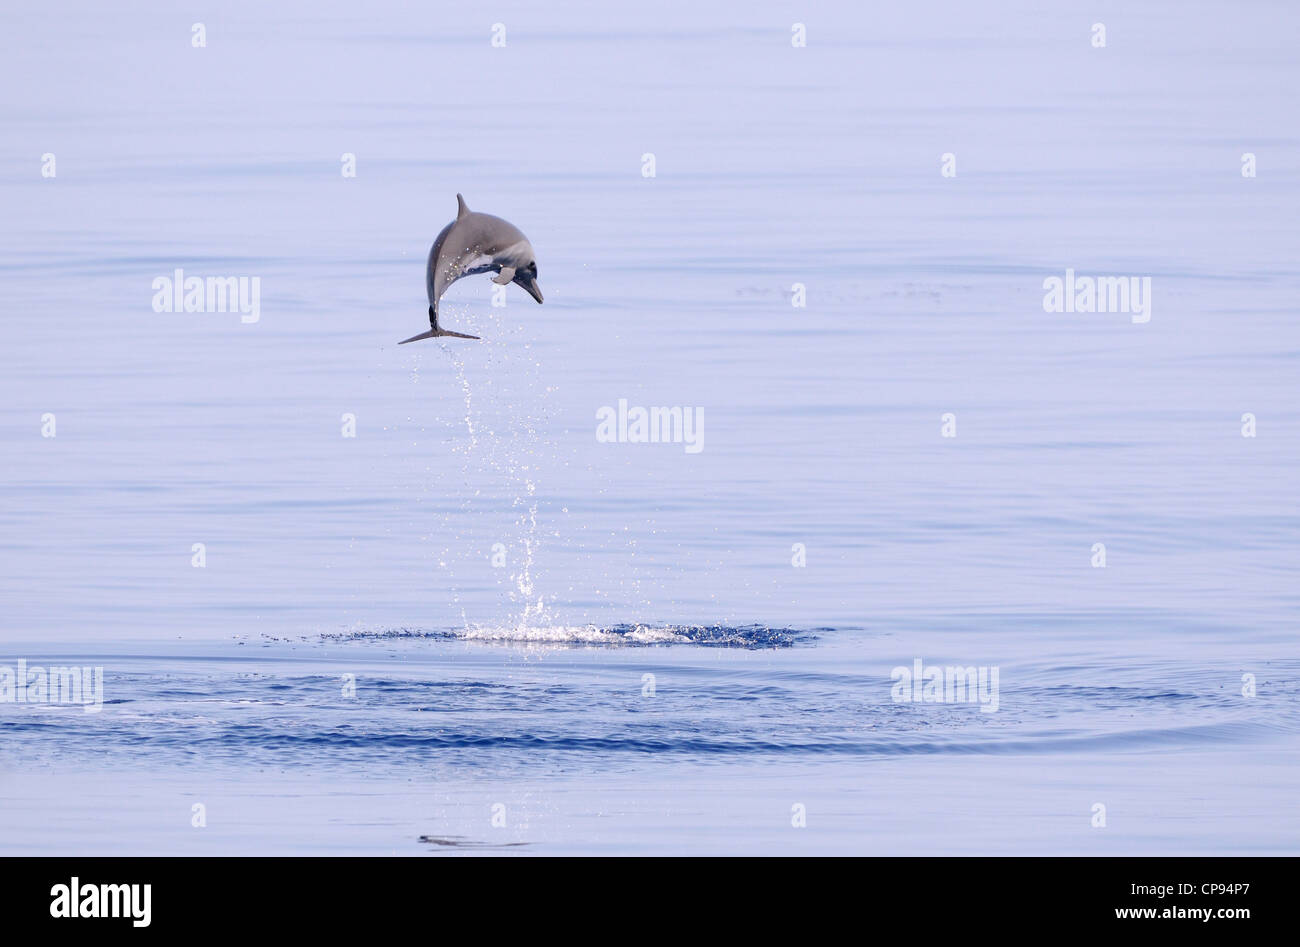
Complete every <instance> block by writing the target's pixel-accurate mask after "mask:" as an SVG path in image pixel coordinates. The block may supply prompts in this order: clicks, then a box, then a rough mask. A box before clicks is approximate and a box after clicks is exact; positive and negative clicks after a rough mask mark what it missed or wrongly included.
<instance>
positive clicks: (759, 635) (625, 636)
mask: <svg viewBox="0 0 1300 947" xmlns="http://www.w3.org/2000/svg"><path fill="white" fill-rule="evenodd" d="M525 614H526V615H527V614H534V613H531V612H529V611H528V610H527V609H526V610H525ZM821 630H829V629H821ZM321 637H322V638H323V639H326V640H333V641H370V640H380V641H386V642H391V641H397V640H402V639H421V638H431V639H442V640H452V641H475V642H483V643H495V644H511V645H552V646H632V647H647V646H662V645H695V646H697V647H705V648H744V649H747V650H760V649H768V648H790V647H793V646H794V645H796V644H801V643H806V642H811V641H815V640H816V638H817V635H815V634H814V633H813V632H811V631H806V630H800V629H796V628H783V627H769V626H767V625H671V624H657V623H648V622H647V623H641V622H636V623H623V624H616V625H605V626H601V625H595V624H586V625H563V624H528V623H527V622H526V621H525V620H522V619H521V620H520V621H519V622H512V623H509V624H505V625H468V626H466V627H465V628H458V629H447V630H433V629H422V628H365V627H357V626H354V627H353V628H352V629H351V630H349V631H347V632H343V633H339V634H325V635H321Z"/></svg>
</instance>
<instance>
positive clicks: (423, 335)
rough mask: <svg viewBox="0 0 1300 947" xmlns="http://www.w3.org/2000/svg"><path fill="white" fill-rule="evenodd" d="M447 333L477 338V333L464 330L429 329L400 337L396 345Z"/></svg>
mask: <svg viewBox="0 0 1300 947" xmlns="http://www.w3.org/2000/svg"><path fill="white" fill-rule="evenodd" d="M444 335H449V336H452V337H453V338H457V339H478V338H479V336H477V335H466V334H465V333H464V332H452V331H451V330H450V329H430V330H429V331H428V332H421V333H420V334H419V335H413V336H411V337H410V338H409V339H402V341H400V342H398V343H397V344H398V345H405V344H406V343H407V342H419V341H420V340H421V339H436V338H440V337H441V336H444Z"/></svg>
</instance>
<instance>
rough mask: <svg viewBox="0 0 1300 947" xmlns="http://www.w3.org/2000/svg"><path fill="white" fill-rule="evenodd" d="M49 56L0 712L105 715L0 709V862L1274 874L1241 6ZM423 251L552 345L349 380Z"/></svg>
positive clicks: (16, 135)
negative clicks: (635, 438) (724, 863)
mask: <svg viewBox="0 0 1300 947" xmlns="http://www.w3.org/2000/svg"><path fill="white" fill-rule="evenodd" d="M72 9H73V10H74V11H75V12H73V13H72V14H71V15H69V14H66V13H65V14H64V15H56V14H54V13H52V12H49V11H44V10H35V9H33V10H21V11H20V10H6V11H4V12H3V13H2V14H0V37H2V38H0V53H3V55H0V77H3V79H4V80H5V81H4V82H3V85H2V87H3V89H4V90H5V91H4V92H3V94H2V97H0V119H3V124H4V127H5V130H6V131H5V135H4V136H3V138H0V201H2V202H3V209H4V213H3V215H0V311H2V312H3V313H4V316H5V322H4V325H5V328H6V338H5V345H4V346H3V348H2V349H0V458H2V460H0V599H2V601H3V608H2V609H0V669H2V668H3V667H5V666H15V665H16V663H17V661H18V660H19V659H24V660H26V661H27V662H28V663H29V664H31V665H52V664H72V663H76V664H78V665H88V666H97V667H102V668H103V674H104V706H103V709H102V711H101V712H99V713H94V714H87V713H84V712H83V711H82V710H81V709H80V708H77V707H67V706H50V705H41V704H16V703H12V704H11V703H4V702H0V803H3V804H2V805H0V839H2V840H3V841H0V847H2V848H3V850H5V851H6V852H7V853H8V852H12V853H17V854H51V853H58V852H96V853H111V852H119V851H121V852H168V853H178V854H184V853H232V852H256V853H273V852H276V853H278V852H304V853H322V854H324V853H343V852H349V853H357V852H385V853H386V852H395V853H397V854H428V853H433V852H437V853H443V854H446V853H451V852H456V851H461V850H466V851H472V850H479V849H484V850H496V849H498V848H500V849H502V850H508V851H510V852H512V853H516V854H519V853H525V854H526V853H536V854H558V853H621V852H628V853H682V852H685V853H727V852H740V853H836V854H846V853H854V852H862V853H874V854H898V853H908V854H933V853H945V852H951V853H961V854H980V853H999V854H1009V853H1018V852H1047V853H1053V852H1060V853H1066V852H1078V853H1088V854H1093V853H1096V854H1103V853H1125V854H1136V853H1192V852H1210V853H1215V852H1272V853H1279V852H1287V853H1294V852H1295V851H1296V850H1297V849H1298V848H1300V827H1297V825H1296V823H1295V820H1294V819H1291V818H1289V815H1288V814H1289V812H1290V808H1291V803H1292V800H1293V799H1294V798H1295V795H1296V792H1297V790H1300V771H1297V768H1296V765H1295V759H1296V750H1297V749H1298V748H1300V719H1298V715H1297V710H1296V706H1297V697H1298V696H1300V653H1298V652H1297V648H1296V646H1295V640H1296V628H1297V625H1296V621H1297V618H1296V616H1297V606H1298V605H1300V594H1298V593H1297V591H1296V589H1297V588H1300V584H1297V582H1296V574H1297V567H1298V566H1300V538H1298V536H1300V532H1298V530H1300V513H1297V508H1296V503H1295V488H1294V483H1295V469H1296V466H1297V461H1300V412H1298V411H1297V408H1296V391H1297V368H1298V367H1300V328H1297V319H1296V316H1297V311H1296V298H1297V289H1298V288H1300V267H1298V266H1297V262H1296V261H1297V253H1296V251H1297V240H1296V236H1295V219H1296V211H1297V209H1298V207H1300V200H1298V198H1300V187H1298V186H1297V181H1298V179H1300V178H1298V176H1300V137H1298V136H1297V131H1296V125H1295V121H1294V101H1295V92H1296V80H1297V78H1298V74H1297V65H1296V61H1295V55H1294V50H1295V43H1296V40H1297V38H1300V14H1297V12H1296V11H1295V10H1294V9H1292V7H1290V6H1289V5H1286V4H1280V3H1279V4H1265V5H1260V6H1257V7H1252V8H1250V9H1249V10H1242V9H1240V8H1238V7H1237V6H1236V5H1232V4H1226V3H1193V4H1191V5H1188V4H1186V3H1172V2H1171V3H1153V4H1147V5H1144V6H1143V8H1142V9H1141V10H1129V9H1121V8H1118V7H1117V8H1113V9H1111V8H1106V9H1101V10H1098V9H1097V8H1096V5H1095V4H1093V5H1085V4H1076V3H1068V4H1057V5H1052V7H1051V9H1043V8H1041V5H1038V4H1033V3H1030V2H1028V0H1026V2H1023V3H1018V2H1006V3H1002V4H999V5H997V7H996V8H994V9H992V10H989V9H973V8H968V7H967V6H966V5H963V4H958V3H955V2H952V3H949V2H944V3H922V4H919V5H918V4H913V5H907V6H905V7H903V8H898V9H889V10H876V9H872V10H871V11H870V12H863V11H862V10H861V9H860V8H859V6H857V5H853V4H848V3H826V4H813V5H811V6H809V7H808V8H807V9H806V10H801V11H799V12H797V14H796V13H792V12H790V11H789V10H788V9H787V8H786V7H785V6H783V5H781V4H774V3H763V2H760V3H758V4H747V5H746V7H745V9H744V11H743V13H737V12H736V11H728V10H726V9H721V8H720V9H716V10H711V9H701V8H699V7H698V5H693V4H687V3H673V2H669V3H661V4H656V5H655V7H654V8H653V9H647V10H628V11H618V12H617V13H615V12H613V11H610V10H608V9H606V8H604V7H600V6H593V5H586V4H560V5H552V6H551V7H550V8H548V9H540V8H537V7H536V5H533V4H522V3H505V4H502V5H499V7H498V8H494V9H493V10H492V11H490V12H484V13H471V14H469V15H467V14H466V11H465V10H464V9H463V8H459V7H455V6H445V5H439V6H435V7H429V6H428V5H408V4H397V3H383V2H381V3H374V4H367V5H365V7H364V8H359V7H354V6H352V5H347V4H341V3H324V4H311V5H307V4H284V5H274V6H273V7H271V8H266V7H265V5H262V4H254V3H251V2H237V3H233V4H226V5H223V7H222V9H221V10H220V11H214V12H212V13H210V14H199V13H191V12H185V13H181V12H178V11H176V10H175V9H173V8H172V7H171V5H169V4H163V3H141V4H136V5H132V6H131V7H129V8H126V9H108V8H104V7H101V6H100V5H94V4H88V3H87V4H76V5H73V8H72ZM202 16H207V17H209V18H208V19H206V20H204V21H203V22H204V24H205V27H206V34H205V39H206V46H204V47H202V48H195V47H194V46H192V45H191V35H192V33H191V27H192V24H193V23H194V22H195V21H196V20H198V19H199V18H200V17H202ZM796 16H797V17H798V18H800V20H799V21H800V22H803V23H805V24H806V26H807V34H808V45H807V47H806V48H794V47H792V46H791V42H790V37H791V24H792V23H793V22H795V21H796V20H795V18H796ZM1099 21H1102V22H1104V23H1105V25H1106V28H1107V45H1106V47H1105V48H1094V47H1093V46H1092V44H1091V42H1090V37H1091V33H1090V27H1091V25H1092V24H1093V23H1096V22H1099ZM494 23H504V24H505V27H506V34H505V35H506V45H505V46H504V47H494V46H493V45H492V43H491V38H492V30H493V24H494ZM1207 24H1209V26H1207ZM647 153H652V154H653V155H654V156H655V167H656V173H655V176H654V177H652V178H649V177H644V176H643V174H642V168H643V162H644V158H643V156H644V155H646V154H647ZM948 153H951V154H952V155H954V156H955V165H956V176H955V177H945V176H943V175H942V174H941V173H940V167H941V160H942V156H943V155H945V154H948ZM1244 153H1251V154H1253V155H1255V159H1256V167H1257V176H1256V177H1253V178H1246V177H1243V176H1242V174H1241V167H1242V155H1243V154H1244ZM47 154H48V155H53V156H54V159H53V160H54V162H55V167H56V173H55V174H54V176H52V177H43V176H42V167H43V165H45V164H47V163H48V162H47V159H46V158H44V157H43V156H45V155H47ZM345 154H347V155H354V156H355V162H356V176H355V177H345V176H344V175H343V174H342V173H341V167H342V156H343V155H345ZM457 192H461V193H463V194H464V195H465V197H466V200H467V201H468V203H469V205H470V206H471V207H472V208H474V209H476V210H483V211H486V212H489V213H495V214H499V215H501V216H504V217H506V218H508V219H509V220H511V221H512V222H514V223H515V224H517V225H518V226H519V227H520V228H521V229H522V230H523V231H524V232H525V233H526V234H527V235H528V236H529V238H530V239H531V241H532V243H533V245H534V247H535V248H536V250H537V254H538V262H539V271H540V272H539V282H540V284H541V286H542V289H543V291H544V292H545V294H546V303H545V305H543V306H541V307H539V306H537V305H536V304H535V303H534V302H533V301H532V300H531V299H529V298H528V297H527V296H526V295H525V294H524V293H523V292H522V291H521V290H519V289H518V288H517V287H509V288H508V289H507V292H506V296H505V300H506V305H505V306H504V307H500V306H495V305H493V299H492V289H493V287H492V284H491V283H490V282H489V281H488V280H487V279H486V278H484V277H477V278H471V279H467V280H464V281H462V282H460V283H458V284H456V285H455V286H454V287H453V288H452V289H451V290H450V291H449V293H448V294H447V296H445V297H444V300H443V304H442V314H443V322H444V324H445V325H447V326H449V327H451V328H454V329H458V330H460V331H465V332H471V333H474V334H476V335H481V336H483V341H482V342H479V343H469V342H459V341H456V340H446V341H445V342H424V343H419V344H413V345H408V346H403V347H401V348H398V347H397V346H396V345H395V343H396V342H397V340H399V339H403V338H406V337H407V336H410V335H413V334H415V333H416V332H418V331H421V330H422V329H423V328H425V327H427V318H426V315H425V309H426V302H425V300H424V295H423V294H424V290H423V284H424V272H423V271H424V261H425V254H426V253H427V252H428V247H429V244H430V243H431V242H432V240H433V238H434V236H435V235H436V234H437V232H438V231H439V230H440V229H441V228H442V226H443V225H444V224H445V223H447V221H449V220H450V219H451V217H452V216H453V215H454V212H455V206H456V204H455V195H456V193H457ZM177 268H183V269H184V271H185V273H186V275H195V276H203V277H208V276H216V277H236V278H239V277H246V278H253V277H256V278H258V279H259V280H260V287H261V298H260V318H259V319H258V321H256V322H254V323H248V324H245V323H243V322H241V319H240V315H239V314H238V313H237V312H224V313H222V312H217V313H183V312H182V313H175V312H161V313H160V312H156V311H154V308H153V305H152V300H153V296H154V290H153V288H152V282H153V280H154V279H155V278H157V277H161V276H171V275H172V273H173V271H174V270H175V269H177ZM1067 268H1071V269H1073V270H1075V271H1076V272H1077V273H1079V274H1093V275H1107V276H1110V275H1113V276H1120V275H1124V276H1129V275H1132V276H1139V277H1150V278H1151V280H1152V287H1153V289H1152V308H1151V320H1150V322H1148V323H1145V324H1134V323H1133V322H1132V320H1131V319H1130V317H1129V315H1127V314H1123V313H1048V312H1044V309H1043V305H1042V301H1043V292H1044V291H1043V280H1044V279H1045V278H1046V277H1049V276H1053V275H1055V276H1063V275H1064V272H1065V270H1066V269H1067ZM796 283H798V284H802V285H803V287H804V289H805V292H806V298H807V305H806V306H805V307H798V308H797V307H795V306H793V305H792V297H793V296H794V294H795V290H794V288H793V287H794V284H796ZM620 399H626V400H627V401H628V402H629V403H630V404H632V405H643V406H659V405H662V406H686V407H692V408H698V409H700V410H701V411H702V412H703V418H704V426H703V450H702V451H700V452H699V453H689V452H687V451H686V450H685V449H684V446H683V445H681V444H627V443H614V444H610V443H601V442H599V441H598V440H597V438H596V435H595V431H596V415H597V412H598V411H599V410H600V409H601V408H602V407H603V406H615V405H617V404H618V402H619V400H620ZM947 414H951V415H952V416H953V418H954V421H953V423H955V430H956V436H955V437H944V436H942V430H941V429H942V427H943V425H944V420H943V418H944V416H945V415H947ZM1245 414H1250V415H1252V416H1253V417H1254V423H1255V436H1253V437H1243V436H1242V429H1243V424H1244V421H1243V415H1245ZM47 415H52V416H53V424H54V436H43V429H45V430H46V431H48V430H49V424H50V423H51V422H50V421H49V420H48V419H47V418H46V416H47ZM345 416H350V417H351V418H352V419H353V422H354V423H355V433H356V436H355V437H345V436H343V434H344V427H345V424H347V423H349V422H348V421H347V419H346V418H345ZM1098 543H1101V544H1104V546H1105V557H1106V559H1105V567H1104V568H1098V567H1094V562H1095V561H1097V560H1096V557H1097V552H1096V544H1098ZM195 544H201V545H202V549H203V567H202V568H196V567H195V565H194V557H195V555H196V552H195ZM797 546H798V547H801V548H802V549H803V554H804V555H805V556H806V564H805V565H802V566H795V565H792V560H793V559H794V557H795V556H796V547H797ZM918 659H919V660H921V661H922V662H923V663H924V664H925V665H927V666H930V665H939V666H943V665H954V666H962V667H976V668H996V669H997V671H998V676H999V677H998V680H999V692H998V700H997V709H996V711H992V712H988V711H983V710H981V709H980V706H979V705H978V703H972V702H964V703H915V702H902V701H898V700H895V699H894V697H895V695H894V693H893V692H892V688H893V680H892V679H891V673H892V671H893V669H894V668H896V667H907V668H910V667H912V666H913V662H914V661H916V660H918ZM1244 676H1249V678H1248V680H1249V681H1253V691H1252V690H1251V687H1250V686H1249V685H1248V683H1247V682H1246V681H1244V680H1243V677H1244ZM2 678H3V671H2V670H0V690H2ZM349 687H354V688H355V692H354V693H352V692H345V691H346V689H347V688H349ZM1247 693H1250V694H1253V696H1247ZM196 804H197V805H202V806H204V807H205V811H206V820H207V824H206V826H204V827H202V828H196V827H195V826H193V825H192V817H193V816H192V812H193V808H192V807H193V806H194V805H196ZM1098 804H1100V805H1103V806H1104V807H1105V813H1106V825H1105V826H1104V827H1095V826H1094V825H1093V822H1094V821H1095V819H1096V816H1095V807H1096V806H1097V805H1098ZM496 807H500V808H496ZM800 812H802V819H803V821H804V822H805V824H804V825H800V826H796V825H794V824H792V822H797V821H800V817H799V814H800ZM421 839H424V841H421Z"/></svg>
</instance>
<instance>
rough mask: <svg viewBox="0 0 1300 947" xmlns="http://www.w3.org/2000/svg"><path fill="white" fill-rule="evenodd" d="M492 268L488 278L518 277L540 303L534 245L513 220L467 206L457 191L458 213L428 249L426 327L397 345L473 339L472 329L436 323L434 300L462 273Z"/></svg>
mask: <svg viewBox="0 0 1300 947" xmlns="http://www.w3.org/2000/svg"><path fill="white" fill-rule="evenodd" d="M488 272H495V273H496V274H497V275H496V276H494V277H492V282H494V283H496V284H497V285H499V286H504V285H506V283H518V284H519V285H520V286H522V287H523V288H524V289H525V290H527V292H528V295H530V296H532V297H533V298H534V299H536V300H537V301H538V302H539V303H540V302H541V301H542V290H541V288H540V287H539V286H538V285H537V255H536V254H535V253H534V252H533V245H532V244H531V243H529V242H528V238H527V237H525V236H524V235H523V234H522V233H521V232H520V230H519V228H518V227H516V226H515V225H514V224H512V223H510V222H509V221H506V220H502V219H501V218H500V217H493V216H492V215H491V214H479V213H475V212H474V211H472V210H470V209H469V207H467V206H466V204H465V198H463V197H461V196H460V195H459V194H457V195H456V219H455V220H453V221H452V222H451V223H449V224H448V225H447V226H445V227H443V228H442V233H440V234H438V239H437V240H435V241H433V249H431V250H430V251H429V268H428V270H427V271H426V273H425V287H426V288H427V289H428V291H429V326H430V329H429V331H428V332H421V333H420V334H419V335H413V336H411V337H410V338H409V339H403V340H402V341H401V342H399V343H397V344H398V345H405V344H406V343H407V342H418V341H419V340H420V339H433V338H437V337H438V336H444V335H450V336H455V337H456V338H458V339H477V338H478V336H476V335H465V334H464V333H463V332H452V331H451V330H449V329H440V328H439V327H438V300H439V299H441V298H442V294H443V293H445V292H446V291H447V287H448V286H450V285H451V284H452V283H454V282H456V280H458V279H460V278H461V277H464V276H473V275H474V274H476V273H488Z"/></svg>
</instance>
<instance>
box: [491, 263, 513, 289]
mask: <svg viewBox="0 0 1300 947" xmlns="http://www.w3.org/2000/svg"><path fill="white" fill-rule="evenodd" d="M514 278H515V268H514V267H513V266H503V267H501V272H500V273H498V274H497V275H496V276H494V277H492V282H494V283H496V284H497V285H498V286H504V285H506V283H509V282H511V281H513V280H514Z"/></svg>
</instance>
